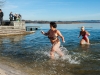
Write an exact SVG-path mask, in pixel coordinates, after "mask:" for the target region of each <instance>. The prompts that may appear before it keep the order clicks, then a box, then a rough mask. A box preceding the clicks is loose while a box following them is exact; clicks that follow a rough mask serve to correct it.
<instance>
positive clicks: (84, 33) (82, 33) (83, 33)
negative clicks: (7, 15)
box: [79, 26, 90, 45]
mask: <svg viewBox="0 0 100 75" xmlns="http://www.w3.org/2000/svg"><path fill="white" fill-rule="evenodd" d="M89 35H90V33H89V32H87V31H86V30H85V28H84V26H82V27H81V31H80V34H79V37H80V36H82V37H83V38H82V40H81V41H80V44H81V45H82V44H90V42H89V38H88V36H89Z"/></svg>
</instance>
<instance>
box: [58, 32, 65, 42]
mask: <svg viewBox="0 0 100 75" xmlns="http://www.w3.org/2000/svg"><path fill="white" fill-rule="evenodd" d="M57 34H58V35H59V36H60V37H61V38H62V41H63V42H65V39H64V37H63V35H62V34H61V32H60V31H59V30H57Z"/></svg>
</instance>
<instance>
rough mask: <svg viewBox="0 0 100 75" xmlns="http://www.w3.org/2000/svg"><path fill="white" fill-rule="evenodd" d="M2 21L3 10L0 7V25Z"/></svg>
mask: <svg viewBox="0 0 100 75" xmlns="http://www.w3.org/2000/svg"><path fill="white" fill-rule="evenodd" d="M2 21H3V12H2V10H1V9H0V25H2Z"/></svg>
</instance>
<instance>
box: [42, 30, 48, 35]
mask: <svg viewBox="0 0 100 75" xmlns="http://www.w3.org/2000/svg"><path fill="white" fill-rule="evenodd" d="M49 31H50V30H49ZM49 31H48V32H44V31H41V33H42V34H43V35H45V36H48V35H49Z"/></svg>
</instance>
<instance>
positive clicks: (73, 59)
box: [37, 46, 80, 64]
mask: <svg viewBox="0 0 100 75" xmlns="http://www.w3.org/2000/svg"><path fill="white" fill-rule="evenodd" d="M60 49H61V51H62V52H63V53H64V56H63V57H59V55H58V54H57V53H55V60H61V61H66V62H68V63H70V64H80V60H78V57H77V56H74V57H73V56H72V55H71V54H69V51H68V50H67V48H65V47H63V46H61V47H60ZM48 50H50V48H49V49H48ZM37 53H41V54H42V55H44V56H48V57H50V51H44V50H43V51H37Z"/></svg>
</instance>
